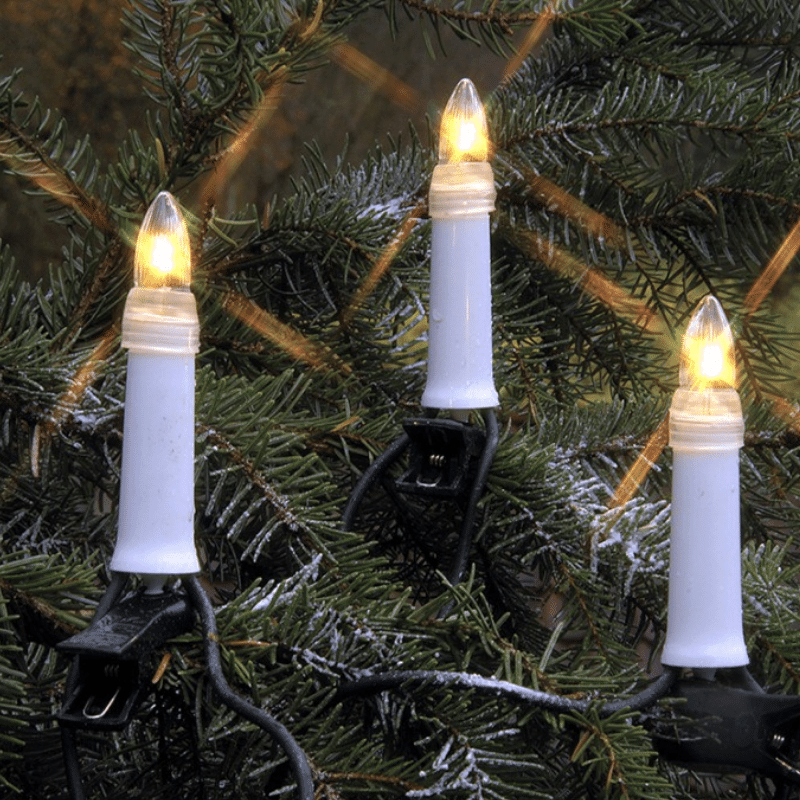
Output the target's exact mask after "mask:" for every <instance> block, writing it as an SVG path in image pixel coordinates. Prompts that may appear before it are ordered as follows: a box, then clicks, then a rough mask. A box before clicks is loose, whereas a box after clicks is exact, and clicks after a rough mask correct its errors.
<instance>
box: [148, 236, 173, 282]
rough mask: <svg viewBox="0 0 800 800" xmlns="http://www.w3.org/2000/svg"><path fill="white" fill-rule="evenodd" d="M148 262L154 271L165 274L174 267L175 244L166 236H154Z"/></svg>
mask: <svg viewBox="0 0 800 800" xmlns="http://www.w3.org/2000/svg"><path fill="white" fill-rule="evenodd" d="M150 262H151V264H152V265H153V269H154V270H156V272H160V273H161V274H162V275H166V274H168V273H170V272H172V270H174V269H175V245H174V244H172V242H171V241H170V239H169V237H168V236H155V237H154V238H153V249H152V250H151V253H150Z"/></svg>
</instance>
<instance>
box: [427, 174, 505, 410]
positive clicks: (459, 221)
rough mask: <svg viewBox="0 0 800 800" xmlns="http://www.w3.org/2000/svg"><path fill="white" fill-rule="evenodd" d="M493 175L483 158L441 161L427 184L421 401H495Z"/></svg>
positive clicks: (470, 405)
mask: <svg viewBox="0 0 800 800" xmlns="http://www.w3.org/2000/svg"><path fill="white" fill-rule="evenodd" d="M494 195H495V191H494V178H493V176H492V170H491V167H490V166H489V164H487V163H486V162H484V161H479V162H464V163H461V164H439V165H437V166H436V168H435V169H434V173H433V181H432V183H431V200H430V213H431V217H432V220H433V221H432V231H431V284H430V301H429V311H428V380H427V384H426V386H425V392H424V394H423V395H422V405H423V406H426V407H427V408H440V409H454V410H455V409H480V408H491V407H493V406H496V405H498V403H499V399H498V396H497V391H496V389H495V386H494V376H493V372H492V285H491V253H490V248H489V212H490V211H491V210H492V209H493V208H494Z"/></svg>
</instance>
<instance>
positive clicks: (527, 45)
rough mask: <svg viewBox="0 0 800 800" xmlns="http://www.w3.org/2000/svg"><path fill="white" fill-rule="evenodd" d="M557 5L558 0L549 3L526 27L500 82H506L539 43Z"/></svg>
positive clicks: (553, 16)
mask: <svg viewBox="0 0 800 800" xmlns="http://www.w3.org/2000/svg"><path fill="white" fill-rule="evenodd" d="M557 7H558V0H555V2H552V3H550V4H549V5H548V6H547V8H545V9H544V10H543V11H542V13H541V14H539V16H538V17H537V18H536V21H535V22H534V23H533V25H531V27H530V28H529V29H528V33H527V35H526V36H525V40H524V41H523V42H522V44H521V45H520V48H519V50H518V51H517V52H516V53H515V54H514V55H513V56H512V57H511V58H510V59H509V60H508V63H507V64H506V66H505V69H504V70H503V79H502V81H501V82H502V83H506V82H507V81H509V80H511V78H512V77H513V76H514V75H515V74H516V72H517V70H518V69H519V68H520V67H521V66H522V65H523V63H524V62H525V59H526V58H527V57H528V56H529V55H530V54H531V51H532V50H533V49H534V47H536V45H538V44H539V42H540V41H541V40H542V37H543V36H544V34H545V33H546V32H547V29H548V28H549V27H550V25H551V23H552V22H553V20H554V19H555V16H556V13H555V12H556V8H557Z"/></svg>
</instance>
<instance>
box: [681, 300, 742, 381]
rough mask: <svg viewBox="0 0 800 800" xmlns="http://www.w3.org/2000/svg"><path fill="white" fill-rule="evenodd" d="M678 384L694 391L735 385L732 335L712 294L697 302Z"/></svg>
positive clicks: (682, 354) (685, 341)
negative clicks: (698, 303)
mask: <svg viewBox="0 0 800 800" xmlns="http://www.w3.org/2000/svg"><path fill="white" fill-rule="evenodd" d="M680 384H681V386H683V387H684V388H691V389H694V390H697V391H704V390H705V389H722V388H734V387H735V384H736V355H735V352H734V346H733V334H732V333H731V327H730V325H729V324H728V320H727V319H726V317H725V312H724V311H723V310H722V306H721V305H720V304H719V302H718V301H717V299H716V298H715V297H712V296H711V295H709V296H708V297H706V298H705V299H704V300H703V301H702V302H701V303H700V305H699V306H698V309H697V311H696V312H695V314H694V316H693V317H692V319H691V321H690V322H689V326H688V328H687V329H686V334H685V335H684V338H683V349H682V351H681V373H680Z"/></svg>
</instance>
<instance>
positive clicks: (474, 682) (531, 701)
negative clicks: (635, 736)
mask: <svg viewBox="0 0 800 800" xmlns="http://www.w3.org/2000/svg"><path fill="white" fill-rule="evenodd" d="M677 676H678V671H677V670H674V669H672V668H671V667H665V668H664V672H663V673H662V674H661V675H660V676H659V677H658V678H656V680H655V681H653V683H651V684H650V685H649V686H647V687H646V688H645V689H644V690H643V691H641V692H639V693H638V694H635V695H633V696H631V697H621V698H618V699H616V700H612V701H610V702H607V703H605V704H604V705H602V706H600V709H599V711H600V714H601V715H602V716H606V717H607V716H611V715H612V714H616V713H617V712H618V711H623V710H630V711H642V710H643V709H645V708H648V707H649V706H651V705H653V703H655V702H656V701H657V700H659V699H660V698H661V697H663V696H664V695H666V693H667V692H668V691H669V690H670V688H671V687H672V684H673V683H674V682H675V680H676V679H677ZM410 683H421V684H433V685H435V686H443V687H454V688H457V689H465V690H466V689H472V690H473V691H476V692H479V693H480V694H491V695H496V696H497V697H503V698H505V699H507V700H511V701H517V702H520V703H525V704H528V705H533V706H537V707H538V708H541V709H543V710H545V711H562V712H564V711H581V712H585V711H588V710H589V708H591V707H592V706H594V705H595V704H596V701H595V700H574V699H572V698H570V697H562V696H561V695H557V694H550V693H549V692H540V691H537V690H536V689H527V688H525V687H524V686H519V685H517V684H516V683H511V682H510V681H501V680H496V679H495V678H485V677H483V676H482V675H473V674H471V673H468V672H445V671H439V670H401V671H398V672H385V673H381V674H377V675H367V676H366V677H363V678H358V679H356V680H354V681H348V682H346V683H343V684H342V685H341V686H340V687H339V691H338V693H337V699H342V698H345V697H351V696H353V695H369V694H377V693H378V692H385V691H388V690H393V689H400V688H402V687H403V686H405V685H407V684H410Z"/></svg>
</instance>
